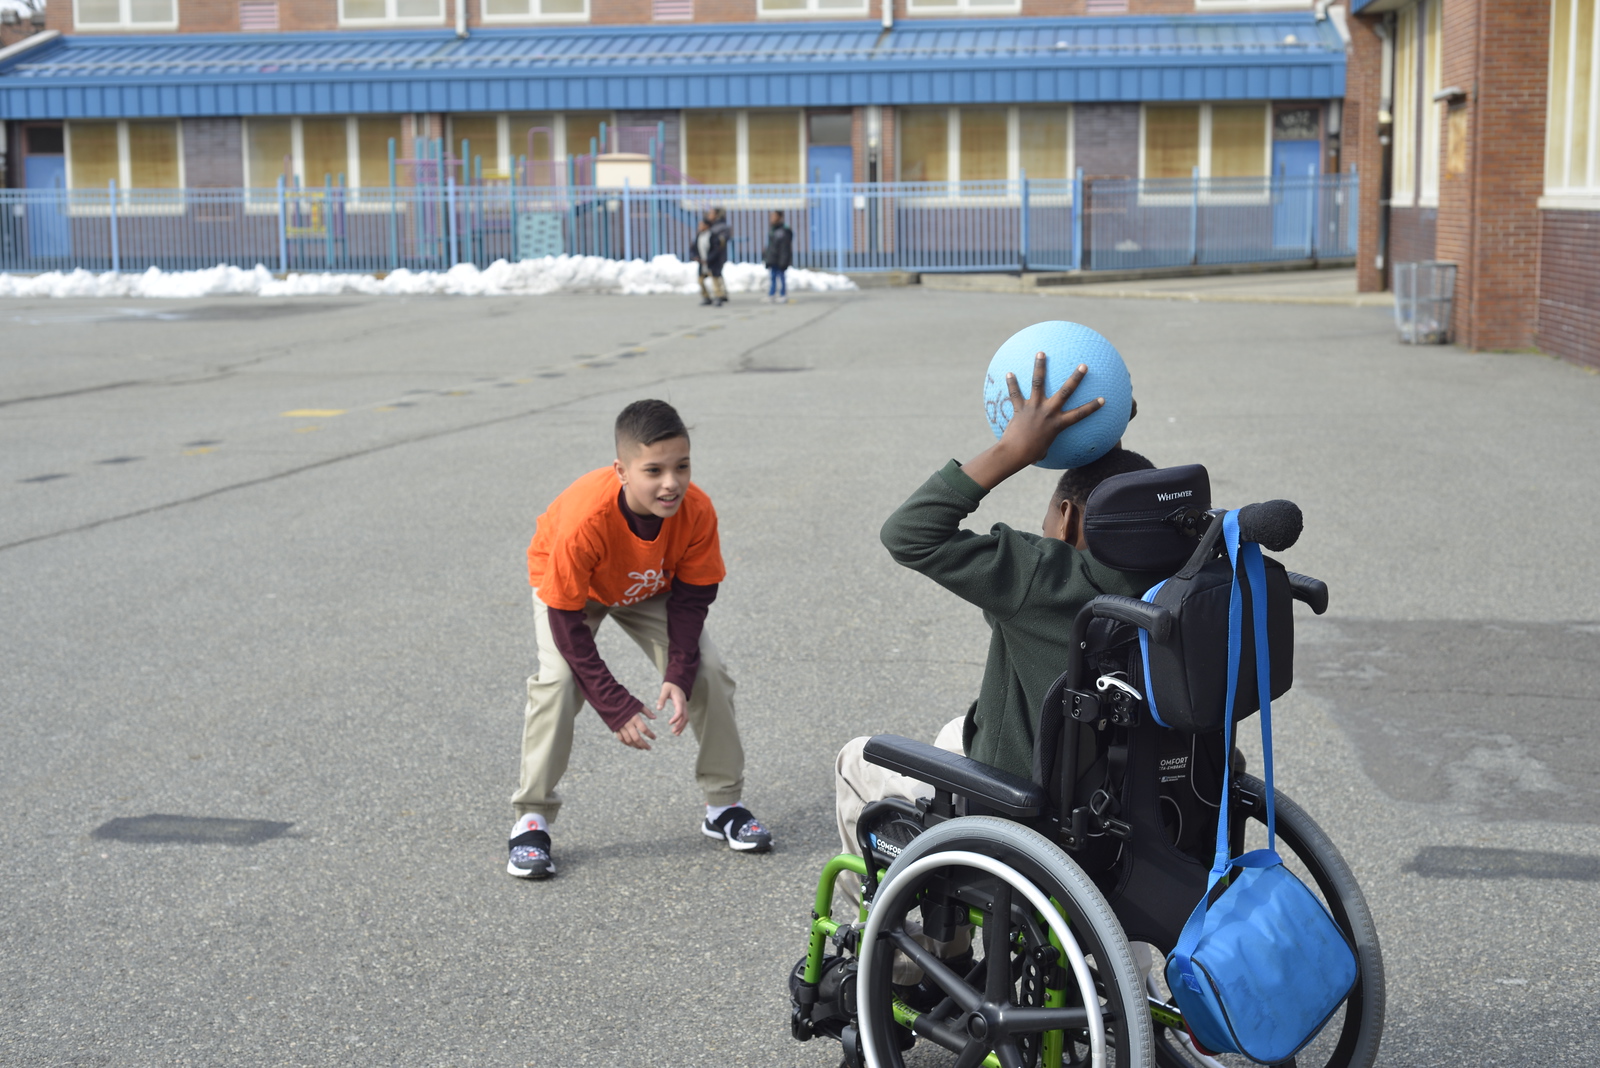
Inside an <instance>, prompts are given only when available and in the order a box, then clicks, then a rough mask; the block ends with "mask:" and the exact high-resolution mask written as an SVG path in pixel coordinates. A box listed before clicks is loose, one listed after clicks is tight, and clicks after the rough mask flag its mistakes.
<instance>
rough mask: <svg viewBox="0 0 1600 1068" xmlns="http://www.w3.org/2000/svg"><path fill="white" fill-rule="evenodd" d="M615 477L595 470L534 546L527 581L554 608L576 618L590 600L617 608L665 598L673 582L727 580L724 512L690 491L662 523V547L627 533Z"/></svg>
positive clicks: (571, 492)
mask: <svg viewBox="0 0 1600 1068" xmlns="http://www.w3.org/2000/svg"><path fill="white" fill-rule="evenodd" d="M621 488H622V487H621V484H620V483H618V481H617V474H616V471H615V470H614V469H612V468H610V467H602V468H600V469H599V470H596V471H590V472H589V473H588V474H587V475H584V476H583V477H582V478H579V479H578V480H577V481H576V482H574V483H573V484H572V485H570V486H568V487H567V488H566V489H564V490H562V491H561V495H560V496H559V497H557V498H556V499H555V500H553V501H551V502H550V507H549V508H546V509H545V512H544V514H543V515H541V516H540V517H539V522H538V526H537V527H536V528H535V530H534V535H533V541H532V542H530V543H529V544H528V581H529V582H531V583H532V584H533V587H534V588H535V589H537V590H538V591H539V600H541V601H543V602H544V603H545V604H547V605H549V606H550V607H551V608H562V609H565V610H567V611H569V612H576V611H578V610H579V609H581V608H582V607H583V606H584V605H585V604H586V603H588V602H589V601H599V602H600V603H601V604H604V605H610V606H612V607H617V606H619V605H629V604H635V603H637V602H639V601H642V600H644V599H645V598H646V597H654V596H655V595H656V594H658V593H665V592H666V591H667V590H668V589H670V588H671V586H672V580H673V577H674V576H676V577H677V578H681V579H683V581H685V582H688V583H690V584H692V585H695V586H710V585H713V584H715V583H718V582H721V581H722V579H723V576H724V575H726V574H727V568H726V567H724V566H723V563H722V543H721V541H720V540H719V539H718V538H717V511H716V509H715V508H713V507H711V498H710V497H708V496H706V492H705V490H703V489H701V488H700V487H699V486H696V485H695V484H694V483H692V482H691V483H690V484H689V488H688V490H687V491H686V492H685V493H684V495H683V504H681V505H679V506H678V511H677V513H676V514H675V515H672V516H670V517H668V518H666V519H663V520H662V521H661V533H659V534H657V535H656V539H655V541H644V540H643V539H641V538H640V537H639V536H638V535H637V534H635V533H634V532H633V531H632V530H631V529H629V527H628V521H627V519H625V518H624V517H623V515H622V506H620V505H619V504H618V503H617V491H618V490H619V489H621Z"/></svg>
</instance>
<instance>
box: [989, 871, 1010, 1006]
mask: <svg viewBox="0 0 1600 1068" xmlns="http://www.w3.org/2000/svg"><path fill="white" fill-rule="evenodd" d="M983 955H984V958H985V959H986V960H987V961H988V962H989V974H988V976H987V977H986V979H985V981H984V988H983V996H984V997H985V998H986V999H987V1000H989V1001H991V1002H994V1003H996V1004H999V1005H1009V1004H1010V1003H1011V884H1010V883H1008V882H1006V881H1005V880H1004V879H996V880H995V881H994V905H993V907H992V908H991V909H990V910H989V919H988V922H986V923H985V924H984V925H983Z"/></svg>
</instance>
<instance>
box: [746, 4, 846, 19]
mask: <svg viewBox="0 0 1600 1068" xmlns="http://www.w3.org/2000/svg"><path fill="white" fill-rule="evenodd" d="M818 5H819V0H806V6H805V7H804V8H802V9H787V10H781V11H768V10H767V9H766V2H765V0H756V18H757V19H834V18H850V17H852V16H858V17H859V16H864V15H866V14H867V13H868V12H869V11H870V9H871V7H870V4H869V3H868V0H859V3H858V6H856V7H829V8H823V7H819V6H818Z"/></svg>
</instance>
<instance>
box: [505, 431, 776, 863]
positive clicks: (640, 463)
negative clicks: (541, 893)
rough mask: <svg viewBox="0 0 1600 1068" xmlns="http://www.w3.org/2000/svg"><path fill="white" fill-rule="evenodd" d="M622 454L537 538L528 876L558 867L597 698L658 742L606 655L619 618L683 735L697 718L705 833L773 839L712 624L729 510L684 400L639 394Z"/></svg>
mask: <svg viewBox="0 0 1600 1068" xmlns="http://www.w3.org/2000/svg"><path fill="white" fill-rule="evenodd" d="M616 443H617V458H616V460H615V461H614V462H613V463H612V464H611V466H609V467H602V468H599V469H598V470H595V471H591V472H589V473H588V474H587V475H584V476H583V477H581V478H579V479H578V480H577V481H576V482H574V483H573V484H572V485H570V486H568V487H567V488H566V489H565V490H563V491H562V492H561V495H560V496H558V497H557V498H556V499H555V500H554V501H552V502H551V503H550V506H549V508H547V509H546V510H545V513H544V514H543V515H541V516H540V517H539V520H538V526H537V530H536V533H535V534H534V536H533V542H532V543H531V544H530V545H529V546H528V578H529V580H530V582H531V583H532V584H533V587H534V590H533V610H534V632H535V635H536V638H537V642H538V649H539V673H538V674H537V675H534V676H531V677H530V678H529V679H528V705H527V709H526V712H525V713H524V724H523V733H522V779H521V784H520V785H519V786H518V788H517V792H516V793H515V794H513V795H512V797H511V804H512V807H513V808H514V809H515V810H516V815H517V822H516V825H515V826H514V827H513V828H512V831H511V842H510V848H511V859H510V861H509V862H508V863H507V865H506V871H508V872H509V873H510V874H512V875H515V876H518V877H519V878H523V879H542V878H545V877H546V876H549V875H552V874H554V873H555V864H554V863H553V862H552V860H551V855H550V834H549V828H550V823H551V822H552V821H553V820H554V819H555V818H556V814H557V812H559V811H560V808H561V797H560V795H559V794H557V793H556V789H555V787H556V783H557V782H558V781H560V779H561V776H562V774H563V773H564V772H565V771H566V770H567V761H568V758H569V757H570V756H571V753H572V733H573V723H574V721H575V720H576V719H577V715H578V711H579V709H581V708H582V707H583V703H584V701H585V699H587V700H588V702H589V704H591V705H593V706H594V709H595V711H596V712H598V713H600V718H601V719H602V720H604V721H605V724H606V726H607V727H608V728H610V729H611V732H612V734H613V736H614V737H615V738H616V739H617V741H619V742H621V743H622V744H623V745H627V746H631V747H633V748H635V749H649V748H650V743H649V742H648V741H646V739H653V738H655V733H654V732H653V731H651V729H650V725H649V722H648V721H649V720H652V719H655V718H656V717H655V712H652V711H651V710H650V708H649V707H647V706H646V705H645V703H644V702H643V701H641V700H640V699H639V698H637V697H635V696H634V695H633V694H631V693H629V692H628V691H627V689H625V688H624V687H623V686H622V684H621V683H619V682H618V681H617V680H616V678H615V677H614V676H613V675H612V674H611V670H610V668H608V667H607V666H606V663H605V661H604V660H602V659H601V658H600V653H599V650H598V649H597V648H596V646H595V640H594V635H595V631H596V630H597V629H598V628H599V626H600V623H601V621H602V620H604V619H605V618H606V617H607V616H609V617H611V618H612V619H615V620H616V621H617V623H618V624H619V625H620V626H621V627H622V629H623V631H624V632H625V633H626V634H627V635H628V637H630V638H632V639H633V640H634V642H636V643H637V644H638V646H639V648H641V649H643V650H644V651H645V654H646V655H648V656H649V657H650V658H651V659H652V660H653V661H654V662H655V665H656V667H657V669H658V670H660V672H661V675H662V683H661V693H660V695H659V696H657V698H656V701H655V711H656V712H659V711H661V710H663V709H664V708H666V707H667V705H668V704H669V703H670V704H671V706H672V715H671V718H670V719H669V720H668V723H669V724H670V725H671V727H672V733H673V734H682V733H683V728H684V727H685V726H688V727H690V728H692V729H693V731H694V736H695V739H696V741H697V742H698V743H699V745H700V755H699V758H698V760H697V761H696V762H695V780H696V782H697V783H698V784H699V786H700V789H701V791H702V792H703V793H704V795H705V802H706V812H705V819H704V821H703V822H702V823H701V825H700V829H701V831H702V833H704V834H705V835H706V836H708V837H710V838H716V839H719V840H721V841H723V842H726V843H727V845H728V846H729V847H730V848H732V849H736V850H740V851H744V852H752V853H764V852H766V851H767V850H768V849H770V848H771V846H772V836H771V835H770V834H769V833H768V832H767V830H766V829H765V828H764V827H763V826H762V825H761V823H760V822H759V821H758V820H757V819H756V818H755V816H753V815H751V813H750V812H749V810H748V809H746V808H744V807H743V805H742V804H741V803H740V797H741V795H742V794H743V793H744V747H743V745H742V744H741V743H740V740H739V728H738V726H737V724H736V723H735V722H734V708H733V691H734V683H733V679H732V678H731V677H729V675H728V671H727V668H725V667H724V666H723V663H722V658H721V657H720V656H719V655H718V654H717V650H716V646H714V645H713V644H712V642H711V639H710V637H709V636H708V635H706V634H705V632H704V626H705V619H706V611H707V610H708V609H709V608H710V607H711V602H712V601H714V600H716V596H717V585H718V584H719V583H720V582H721V581H722V579H723V577H724V575H725V573H726V569H725V568H724V566H723V562H722V549H721V543H720V541H719V540H718V536H717V513H716V510H715V509H714V508H712V506H711V498H709V497H707V496H706V494H705V491H704V490H702V489H700V487H698V486H696V485H694V484H693V483H691V482H690V481H689V431H688V429H687V428H686V427H685V426H684V425H683V420H682V419H681V418H679V416H678V413H677V411H676V410H674V409H673V407H672V405H670V404H668V403H666V402H665V401H659V400H642V401H635V402H634V403H632V404H630V405H628V406H627V407H626V408H624V409H623V410H622V414H621V415H619V416H617V425H616Z"/></svg>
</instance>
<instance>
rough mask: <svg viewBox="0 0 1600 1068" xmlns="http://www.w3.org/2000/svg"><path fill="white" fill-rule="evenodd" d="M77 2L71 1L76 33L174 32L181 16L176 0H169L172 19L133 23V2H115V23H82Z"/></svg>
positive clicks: (121, 0)
mask: <svg viewBox="0 0 1600 1068" xmlns="http://www.w3.org/2000/svg"><path fill="white" fill-rule="evenodd" d="M78 3H79V0H72V28H73V30H74V32H77V33H123V32H126V31H128V30H149V31H161V30H176V29H177V28H178V20H179V18H181V15H180V14H179V12H178V0H171V3H172V18H171V20H169V21H166V22H134V21H133V17H132V16H133V0H117V11H118V15H119V17H118V19H117V21H116V22H88V23H86V22H84V21H83V20H82V19H80V18H79V17H78Z"/></svg>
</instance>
